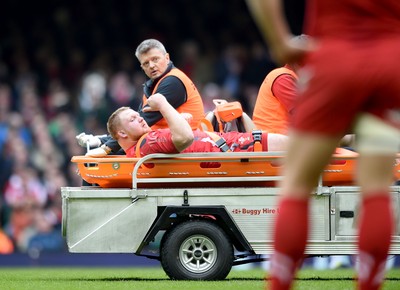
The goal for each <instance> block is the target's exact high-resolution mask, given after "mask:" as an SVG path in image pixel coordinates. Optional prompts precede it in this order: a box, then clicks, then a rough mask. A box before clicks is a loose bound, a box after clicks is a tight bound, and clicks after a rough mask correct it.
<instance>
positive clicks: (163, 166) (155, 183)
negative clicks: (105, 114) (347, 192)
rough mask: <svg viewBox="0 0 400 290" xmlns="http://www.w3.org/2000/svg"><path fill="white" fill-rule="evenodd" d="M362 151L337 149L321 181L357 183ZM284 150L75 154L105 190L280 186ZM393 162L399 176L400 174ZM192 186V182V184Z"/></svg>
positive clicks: (86, 174)
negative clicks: (136, 155)
mask: <svg viewBox="0 0 400 290" xmlns="http://www.w3.org/2000/svg"><path fill="white" fill-rule="evenodd" d="M357 156H358V154H357V153H355V152H353V151H349V150H346V149H343V148H337V149H336V152H335V154H334V155H333V158H332V160H331V162H330V164H329V165H328V166H327V167H326V168H325V170H324V172H323V174H322V176H321V185H326V186H333V185H354V171H355V162H356V159H357ZM283 158H284V157H283V152H224V153H222V152H221V153H187V154H151V155H148V156H145V157H143V158H128V157H126V156H123V155H111V156H107V157H102V158H93V157H86V156H74V157H72V160H71V161H72V162H73V163H76V165H77V166H78V170H77V172H78V174H79V175H80V176H81V177H82V179H84V180H85V181H86V182H88V183H90V184H93V185H98V186H100V187H102V188H156V187H160V188H166V187H168V188H174V187H177V188H179V187H188V186H189V187H225V186H228V184H229V186H237V187H242V186H243V187H245V186H253V187H258V186H270V187H274V186H276V182H277V181H279V180H281V179H282V176H280V169H281V167H282V164H283ZM399 172H400V164H399V162H396V164H395V165H394V180H397V179H399V177H400V173H399ZM189 184H190V185H189Z"/></svg>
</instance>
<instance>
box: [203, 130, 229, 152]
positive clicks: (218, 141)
mask: <svg viewBox="0 0 400 290" xmlns="http://www.w3.org/2000/svg"><path fill="white" fill-rule="evenodd" d="M204 133H207V135H208V136H210V138H211V139H213V140H214V142H215V144H216V145H217V146H218V148H219V149H221V151H222V152H231V149H230V148H229V147H228V144H226V141H225V139H224V138H222V137H221V136H219V135H218V134H215V133H214V132H208V131H204Z"/></svg>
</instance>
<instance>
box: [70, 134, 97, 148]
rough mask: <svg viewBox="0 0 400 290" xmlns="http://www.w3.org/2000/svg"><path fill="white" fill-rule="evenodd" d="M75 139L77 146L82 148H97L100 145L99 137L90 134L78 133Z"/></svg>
mask: <svg viewBox="0 0 400 290" xmlns="http://www.w3.org/2000/svg"><path fill="white" fill-rule="evenodd" d="M75 138H76V140H77V141H78V144H79V145H80V146H82V147H86V146H87V145H89V147H99V146H100V145H101V141H100V139H99V137H97V136H93V135H92V134H86V133H85V132H83V133H80V134H79V135H77V136H76V137H75Z"/></svg>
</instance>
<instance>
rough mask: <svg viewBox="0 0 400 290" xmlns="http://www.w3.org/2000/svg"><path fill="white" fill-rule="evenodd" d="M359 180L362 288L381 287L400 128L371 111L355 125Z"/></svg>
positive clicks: (388, 238) (391, 216)
mask: <svg viewBox="0 0 400 290" xmlns="http://www.w3.org/2000/svg"><path fill="white" fill-rule="evenodd" d="M356 134H357V138H358V144H357V145H358V146H357V149H358V151H359V152H360V154H361V156H360V158H359V164H358V176H357V178H358V183H359V184H360V186H361V191H362V203H361V205H362V206H361V213H360V217H359V241H358V248H359V267H358V269H357V271H358V286H359V289H362V290H364V289H379V288H380V286H381V284H382V282H383V278H384V271H385V264H386V258H387V254H388V251H389V247H390V241H391V235H392V232H393V223H394V218H393V213H392V207H391V197H390V194H389V185H391V184H392V183H393V181H394V178H393V162H394V158H395V154H396V152H397V151H398V148H399V140H400V132H399V131H398V130H397V129H395V128H393V127H391V126H389V125H387V124H385V123H384V122H382V121H381V120H380V119H377V118H375V117H373V116H371V115H363V116H362V117H361V119H360V121H359V122H358V123H357V126H356Z"/></svg>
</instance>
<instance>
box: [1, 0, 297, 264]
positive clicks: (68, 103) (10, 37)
mask: <svg viewBox="0 0 400 290" xmlns="http://www.w3.org/2000/svg"><path fill="white" fill-rule="evenodd" d="M286 2H287V5H286V7H287V8H286V13H288V15H289V19H291V26H292V30H293V32H294V33H295V34H300V33H301V25H300V23H301V21H302V20H301V16H302V6H301V2H302V1H286ZM0 27H1V28H2V29H1V32H0V173H1V174H0V253H12V252H22V253H28V254H30V255H32V256H35V255H38V253H40V252H42V251H65V242H64V240H63V239H62V237H61V233H60V223H61V195H60V187H63V186H80V185H81V179H80V177H79V176H78V175H77V174H76V168H75V166H74V165H72V164H71V163H70V159H71V157H72V156H74V155H82V154H84V153H85V149H84V148H81V147H79V145H78V144H77V142H76V139H75V136H76V135H77V134H79V133H80V132H86V133H92V134H104V133H106V121H107V119H108V116H109V115H110V113H111V112H112V111H114V110H115V109H116V108H117V107H120V106H126V105H128V106H131V107H132V108H136V107H137V106H138V104H139V102H140V99H141V96H142V84H143V83H144V82H145V80H146V79H145V75H144V73H143V72H142V71H141V69H140V66H139V63H138V61H137V59H136V58H135V56H134V51H135V49H136V47H137V45H138V44H139V43H140V42H141V41H143V40H144V39H147V38H156V39H158V40H160V41H162V42H163V43H164V45H165V46H166V48H167V51H168V52H169V53H170V56H171V59H172V61H173V62H174V64H175V65H176V66H177V67H178V68H180V69H182V70H183V71H184V72H186V73H187V74H188V75H189V76H190V77H191V78H192V80H193V81H194V82H195V84H196V85H197V87H198V89H199V91H200V92H201V95H202V97H203V99H204V103H205V109H206V110H207V111H208V110H211V109H212V106H213V105H212V102H211V101H212V99H214V98H224V99H227V100H238V101H240V102H241V103H242V106H243V109H244V111H246V112H247V113H248V114H249V115H250V116H251V114H252V110H253V105H254V102H255V98H256V96H257V92H258V88H259V86H260V84H261V82H262V80H263V79H264V77H265V75H266V74H267V73H268V72H269V71H270V70H271V69H273V68H275V67H276V66H275V64H274V63H273V62H272V61H271V59H270V57H269V55H268V49H267V47H266V46H265V43H264V41H263V40H262V38H261V37H260V34H259V32H258V30H257V28H256V26H255V24H254V22H253V20H252V19H251V17H250V15H249V13H248V10H247V6H246V5H245V2H244V1H243V0H223V1H212V0H206V1H185V0H171V1H162V0H157V1H152V0H148V1H142V0H118V1H112V0H96V1H94V0H81V1H78V0H52V1H50V0H47V1H34V2H26V1H21V0H3V1H2V9H1V12H0ZM10 242H11V244H10Z"/></svg>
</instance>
